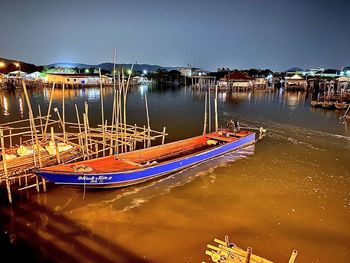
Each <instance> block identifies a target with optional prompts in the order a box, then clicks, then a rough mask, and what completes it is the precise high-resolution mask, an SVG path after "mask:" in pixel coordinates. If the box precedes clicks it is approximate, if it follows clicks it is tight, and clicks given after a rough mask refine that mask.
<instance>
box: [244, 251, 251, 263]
mask: <svg viewBox="0 0 350 263" xmlns="http://www.w3.org/2000/svg"><path fill="white" fill-rule="evenodd" d="M251 256H252V248H251V247H248V248H247V257H246V258H245V263H249V262H250V257H251Z"/></svg>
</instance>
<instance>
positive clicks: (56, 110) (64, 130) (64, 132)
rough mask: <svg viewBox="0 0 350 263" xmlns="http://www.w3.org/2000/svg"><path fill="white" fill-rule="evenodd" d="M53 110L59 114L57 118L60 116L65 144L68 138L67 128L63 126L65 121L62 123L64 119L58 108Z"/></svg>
mask: <svg viewBox="0 0 350 263" xmlns="http://www.w3.org/2000/svg"><path fill="white" fill-rule="evenodd" d="M53 110H54V111H55V112H56V114H57V116H58V119H59V121H60V123H61V126H62V130H63V140H64V143H66V139H65V138H66V128H65V126H64V124H63V121H62V119H61V115H60V112H59V111H58V109H57V108H54V109H53Z"/></svg>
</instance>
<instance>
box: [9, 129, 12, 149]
mask: <svg viewBox="0 0 350 263" xmlns="http://www.w3.org/2000/svg"><path fill="white" fill-rule="evenodd" d="M9 133H10V149H12V129H10V130H9Z"/></svg>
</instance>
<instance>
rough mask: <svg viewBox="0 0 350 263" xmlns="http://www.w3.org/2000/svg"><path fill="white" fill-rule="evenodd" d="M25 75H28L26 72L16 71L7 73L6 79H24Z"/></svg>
mask: <svg viewBox="0 0 350 263" xmlns="http://www.w3.org/2000/svg"><path fill="white" fill-rule="evenodd" d="M27 75H28V73H27V72H24V71H20V70H16V71H12V72H9V73H8V74H7V77H9V78H18V77H20V78H25V77H26V76H27Z"/></svg>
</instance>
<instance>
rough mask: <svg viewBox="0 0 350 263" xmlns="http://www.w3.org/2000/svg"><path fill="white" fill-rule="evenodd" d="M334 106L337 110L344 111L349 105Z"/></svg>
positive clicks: (336, 104)
mask: <svg viewBox="0 0 350 263" xmlns="http://www.w3.org/2000/svg"><path fill="white" fill-rule="evenodd" d="M334 106H335V107H336V108H337V109H338V110H346V109H347V108H348V107H349V105H348V104H346V103H335V104H334Z"/></svg>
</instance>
